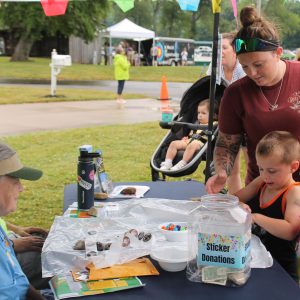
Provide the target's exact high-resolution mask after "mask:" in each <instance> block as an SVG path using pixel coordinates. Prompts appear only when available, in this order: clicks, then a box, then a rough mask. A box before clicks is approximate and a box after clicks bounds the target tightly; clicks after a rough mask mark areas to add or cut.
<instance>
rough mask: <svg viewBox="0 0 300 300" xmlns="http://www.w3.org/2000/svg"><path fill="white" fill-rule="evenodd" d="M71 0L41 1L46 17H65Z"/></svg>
mask: <svg viewBox="0 0 300 300" xmlns="http://www.w3.org/2000/svg"><path fill="white" fill-rule="evenodd" d="M68 1H69V0H41V4H42V6H43V9H44V12H45V15H46V16H47V17H53V16H59V15H64V14H65V12H66V9H67V6H68Z"/></svg>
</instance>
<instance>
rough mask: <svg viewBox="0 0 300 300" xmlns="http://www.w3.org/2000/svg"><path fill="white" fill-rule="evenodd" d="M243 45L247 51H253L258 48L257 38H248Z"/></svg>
mask: <svg viewBox="0 0 300 300" xmlns="http://www.w3.org/2000/svg"><path fill="white" fill-rule="evenodd" d="M245 47H246V51H247V52H253V51H257V50H260V47H259V40H258V39H249V40H246V41H245Z"/></svg>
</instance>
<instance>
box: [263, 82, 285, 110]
mask: <svg viewBox="0 0 300 300" xmlns="http://www.w3.org/2000/svg"><path fill="white" fill-rule="evenodd" d="M282 82H283V77H282V78H281V83H280V87H279V92H278V94H277V97H276V99H275V101H274V104H272V103H270V102H269V100H268V99H267V97H266V96H265V94H264V92H263V91H262V89H261V87H260V86H259V90H260V92H261V94H262V95H263V99H264V100H265V101H266V102H267V103H268V104H269V111H274V110H276V109H277V108H278V104H277V101H278V98H279V95H280V92H281V87H282Z"/></svg>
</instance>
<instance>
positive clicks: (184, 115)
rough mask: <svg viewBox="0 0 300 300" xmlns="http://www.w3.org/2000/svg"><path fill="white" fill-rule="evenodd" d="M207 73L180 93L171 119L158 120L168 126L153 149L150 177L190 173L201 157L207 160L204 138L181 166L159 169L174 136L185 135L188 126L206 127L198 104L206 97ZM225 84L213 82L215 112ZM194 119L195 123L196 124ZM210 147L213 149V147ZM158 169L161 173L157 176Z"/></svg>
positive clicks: (153, 178)
mask: <svg viewBox="0 0 300 300" xmlns="http://www.w3.org/2000/svg"><path fill="white" fill-rule="evenodd" d="M209 88H210V76H206V77H203V78H201V79H199V80H198V81H196V82H195V83H194V84H193V85H192V86H191V87H190V88H189V89H188V90H187V91H186V92H185V93H184V95H183V97H182V99H181V102H180V111H179V113H178V115H177V116H175V117H174V119H173V121H171V122H160V126H161V127H162V128H164V129H170V130H169V131H168V133H167V134H166V136H165V137H164V138H163V140H162V141H161V142H160V144H159V146H158V147H157V149H156V150H155V152H154V154H153V155H152V157H151V160H150V167H151V176H152V181H158V180H165V179H166V176H169V177H181V176H185V175H190V174H192V173H194V172H195V171H196V169H197V168H198V165H199V164H200V163H201V161H202V160H206V151H207V146H208V143H207V142H206V143H205V144H204V145H203V146H202V147H201V149H200V150H199V151H198V152H196V154H195V155H194V157H193V158H192V159H191V161H189V162H188V163H187V165H186V166H184V167H183V168H182V169H180V170H176V171H175V170H174V171H173V170H163V171H162V170H160V164H161V162H163V161H164V160H165V157H166V153H167V150H168V147H169V145H170V143H171V142H172V141H174V140H180V139H182V138H183V137H184V136H187V135H188V134H189V132H190V131H191V130H195V131H196V130H198V129H207V126H205V128H204V126H203V125H199V124H198V122H197V107H198V104H199V103H200V102H201V101H203V100H204V99H208V98H209ZM225 88H226V86H225V84H223V83H221V85H217V86H216V94H215V113H216V115H218V107H219V104H220V100H221V97H222V95H223V92H224V90H225ZM195 123H196V124H195ZM217 133H218V126H215V127H214V128H213V135H212V143H213V144H212V145H213V146H214V143H215V140H216V136H217ZM213 146H212V147H211V148H212V149H213V148H214V147H213ZM183 152H184V151H178V153H177V155H176V157H175V159H174V160H173V165H175V164H176V163H177V162H179V161H180V160H181V159H182V156H183ZM160 173H161V174H162V177H160Z"/></svg>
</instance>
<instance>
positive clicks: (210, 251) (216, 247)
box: [197, 233, 251, 269]
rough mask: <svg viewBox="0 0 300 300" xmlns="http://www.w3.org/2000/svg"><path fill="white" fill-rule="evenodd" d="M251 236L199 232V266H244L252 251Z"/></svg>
mask: <svg viewBox="0 0 300 300" xmlns="http://www.w3.org/2000/svg"><path fill="white" fill-rule="evenodd" d="M250 238H251V235H250V234H246V235H244V236H241V235H218V234H208V233H198V257H197V264H198V266H199V265H202V266H203V265H205V266H220V267H226V268H237V269H242V268H244V267H245V264H246V261H247V256H248V254H249V251H250V247H249V246H250Z"/></svg>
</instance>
